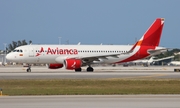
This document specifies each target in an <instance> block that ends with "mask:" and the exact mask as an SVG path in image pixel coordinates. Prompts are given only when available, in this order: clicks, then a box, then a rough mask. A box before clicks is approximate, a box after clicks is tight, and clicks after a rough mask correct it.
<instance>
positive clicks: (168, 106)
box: [0, 95, 180, 108]
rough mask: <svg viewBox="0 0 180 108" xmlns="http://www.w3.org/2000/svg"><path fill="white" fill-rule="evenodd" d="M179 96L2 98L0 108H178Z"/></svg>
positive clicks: (0, 98) (179, 105)
mask: <svg viewBox="0 0 180 108" xmlns="http://www.w3.org/2000/svg"><path fill="white" fill-rule="evenodd" d="M179 102H180V95H68V96H67V95H60V96H10V97H9V96H4V97H0V108H36V107H37V108H179V107H180V104H179Z"/></svg>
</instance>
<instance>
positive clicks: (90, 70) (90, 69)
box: [86, 67, 94, 72]
mask: <svg viewBox="0 0 180 108" xmlns="http://www.w3.org/2000/svg"><path fill="white" fill-rule="evenodd" d="M86 71H87V72H93V71H94V69H93V68H92V67H88V68H87V69H86Z"/></svg>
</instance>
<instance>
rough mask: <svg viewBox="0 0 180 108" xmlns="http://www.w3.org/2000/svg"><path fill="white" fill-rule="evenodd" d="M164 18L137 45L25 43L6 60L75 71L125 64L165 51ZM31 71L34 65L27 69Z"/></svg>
mask: <svg viewBox="0 0 180 108" xmlns="http://www.w3.org/2000/svg"><path fill="white" fill-rule="evenodd" d="M163 26H164V18H157V19H155V21H154V22H153V23H152V25H151V26H150V27H149V28H148V30H147V31H146V32H145V33H144V35H143V36H142V37H141V38H140V40H138V41H137V42H136V43H135V44H134V45H24V46H19V47H17V48H15V49H14V50H13V51H12V52H10V53H9V54H7V56H6V59H7V60H9V61H12V62H17V63H27V64H35V63H43V64H47V65H48V68H49V69H59V68H62V67H65V68H66V69H69V70H75V72H78V71H79V72H80V71H82V68H81V67H83V66H88V67H87V69H86V71H87V72H93V71H94V69H93V67H92V66H91V65H92V64H97V63H98V64H101V63H123V62H129V61H134V60H138V59H142V58H146V57H150V56H153V55H157V54H160V53H162V52H166V51H167V49H166V48H164V47H159V43H160V39H161V34H162V30H163ZM26 71H27V72H31V66H30V65H28V68H27V70H26Z"/></svg>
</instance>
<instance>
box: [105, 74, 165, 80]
mask: <svg viewBox="0 0 180 108" xmlns="http://www.w3.org/2000/svg"><path fill="white" fill-rule="evenodd" d="M161 76H167V75H166V74H153V75H146V76H134V77H123V78H108V79H109V80H117V79H147V78H148V79H150V78H155V77H161Z"/></svg>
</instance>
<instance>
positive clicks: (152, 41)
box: [137, 18, 164, 46]
mask: <svg viewBox="0 0 180 108" xmlns="http://www.w3.org/2000/svg"><path fill="white" fill-rule="evenodd" d="M163 26H164V19H163V18H157V19H156V20H155V21H154V23H153V24H152V25H151V26H150V28H149V29H148V30H147V31H146V32H145V34H144V35H143V36H142V38H141V39H140V40H139V41H138V44H137V45H140V46H159V42H160V38H161V33H162V29H163Z"/></svg>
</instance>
